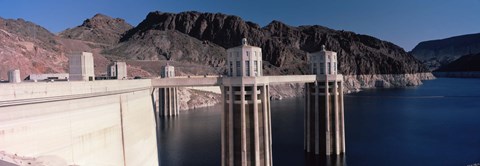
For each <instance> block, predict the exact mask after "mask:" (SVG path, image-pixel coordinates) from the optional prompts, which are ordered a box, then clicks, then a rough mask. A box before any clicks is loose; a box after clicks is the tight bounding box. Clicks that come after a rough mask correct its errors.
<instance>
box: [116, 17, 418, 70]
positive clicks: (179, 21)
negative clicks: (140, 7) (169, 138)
mask: <svg viewBox="0 0 480 166" xmlns="http://www.w3.org/2000/svg"><path fill="white" fill-rule="evenodd" d="M178 33H182V34H185V35H188V36H190V37H194V38H196V39H197V40H199V41H202V42H203V43H207V45H206V46H208V47H204V48H203V49H213V47H214V46H215V45H218V46H220V47H222V49H226V48H230V47H233V46H237V45H240V41H241V39H242V38H244V37H246V38H248V40H249V43H250V44H251V45H255V46H259V47H261V48H262V49H263V59H264V60H266V61H265V64H264V66H265V70H264V71H265V72H266V74H302V73H306V68H307V65H306V53H307V52H314V51H319V50H320V49H321V45H326V47H327V49H329V50H334V51H336V52H338V58H339V61H340V62H339V70H340V71H341V72H342V73H343V74H347V75H362V74H405V73H422V72H426V71H427V70H426V68H424V66H423V65H422V64H421V63H419V62H418V61H417V60H416V59H415V58H414V57H413V56H411V55H409V54H408V53H407V52H405V51H404V50H403V49H402V48H400V47H398V46H396V45H395V44H392V43H390V42H387V41H382V40H379V39H376V38H374V37H371V36H367V35H360V34H355V33H353V32H347V31H337V30H332V29H329V28H326V27H322V26H299V27H294V26H289V25H286V24H283V23H281V22H279V21H272V22H271V23H270V24H268V25H267V26H265V27H260V26H259V25H258V24H255V23H252V22H248V21H244V20H242V19H241V18H240V17H237V16H233V15H225V14H220V13H199V12H182V13H178V14H173V13H162V12H151V13H149V14H148V15H147V17H146V19H145V20H143V21H142V22H141V23H140V24H139V25H138V26H136V27H135V28H133V29H131V30H129V31H127V32H126V33H125V35H124V36H123V37H122V38H121V39H120V45H123V46H122V47H115V48H113V49H111V50H109V51H107V52H113V53H116V54H117V55H119V56H125V57H130V58H134V59H148V60H155V59H165V58H168V57H173V59H178V57H179V54H175V52H176V51H177V52H178V50H179V49H178V48H173V50H172V49H170V50H169V49H165V48H166V47H163V46H158V47H157V49H156V51H154V50H151V51H148V52H147V53H146V52H142V51H131V52H128V53H125V54H122V52H124V50H125V49H124V48H126V47H134V46H127V45H135V44H134V43H139V42H138V41H139V40H143V41H146V39H149V40H150V42H154V40H151V39H156V40H165V41H163V42H165V43H173V42H175V41H172V38H168V37H166V36H172V35H177V36H180V34H178ZM158 34H161V35H158ZM140 43H143V42H140ZM157 43H158V42H157ZM197 43H198V42H197ZM212 43H213V44H212ZM151 44H152V43H151ZM153 45H157V44H156V43H155V44H153ZM210 45H211V47H210ZM180 50H181V49H180ZM216 50H221V49H220V48H218V49H216ZM182 52H184V51H183V50H182ZM186 56H192V55H190V54H182V58H186ZM193 56H197V54H193ZM200 56H213V55H212V54H208V53H205V54H200ZM159 57H164V58H159ZM186 59H188V58H186ZM201 59H202V58H201ZM203 59H205V60H207V61H214V62H213V63H219V64H218V65H219V66H221V63H222V62H223V60H224V57H221V56H220V57H218V59H217V58H203ZM202 62H204V61H202ZM210 65H212V63H210Z"/></svg>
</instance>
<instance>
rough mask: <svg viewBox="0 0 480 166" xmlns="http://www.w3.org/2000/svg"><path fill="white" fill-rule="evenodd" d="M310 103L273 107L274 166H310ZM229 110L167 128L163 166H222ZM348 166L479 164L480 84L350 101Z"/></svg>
mask: <svg viewBox="0 0 480 166" xmlns="http://www.w3.org/2000/svg"><path fill="white" fill-rule="evenodd" d="M303 106H304V105H303V98H295V99H288V100H281V101H273V102H272V105H271V110H272V142H273V147H272V148H273V164H274V165H275V166H297V165H306V162H305V157H304V151H303V109H304V108H303ZM221 110H222V106H221V105H216V106H212V107H209V108H203V109H197V110H194V111H188V112H183V113H181V114H180V116H178V117H175V118H168V119H162V120H161V127H160V137H159V146H160V154H159V155H160V162H161V165H164V166H165V165H166V166H170V165H171V166H177V165H188V166H191V165H202V166H203V165H207V166H210V165H212V166H215V165H220V163H221V161H220V156H221V153H220V152H221V147H220V144H221V141H220V137H221V133H220V115H221ZM345 127H346V151H347V152H346V157H345V160H346V164H347V165H349V166H356V165H360V166H363V165H366V166H375V165H378V166H383V165H399V166H403V165H471V164H480V79H453V78H439V79H436V80H432V81H425V82H424V84H423V85H422V86H417V87H408V88H398V89H376V90H366V91H362V92H359V93H355V94H348V95H346V96H345Z"/></svg>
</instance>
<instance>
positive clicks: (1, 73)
mask: <svg viewBox="0 0 480 166" xmlns="http://www.w3.org/2000/svg"><path fill="white" fill-rule="evenodd" d="M61 50H62V46H61V45H60V44H59V42H58V40H57V39H56V36H55V35H54V34H52V33H50V32H49V31H48V30H46V29H45V28H43V27H41V26H38V25H36V24H34V23H32V22H29V21H25V20H23V19H3V18H0V79H7V71H8V70H11V69H21V70H20V72H21V74H22V77H25V76H26V75H27V73H51V72H63V71H64V70H65V68H66V66H67V64H66V62H67V57H66V56H65V54H64V53H63V52H62V51H61Z"/></svg>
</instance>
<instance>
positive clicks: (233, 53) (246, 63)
mask: <svg viewBox="0 0 480 166" xmlns="http://www.w3.org/2000/svg"><path fill="white" fill-rule="evenodd" d="M227 70H228V71H227V73H228V76H229V77H257V76H262V75H263V70H262V48H260V47H255V46H251V45H248V41H247V39H246V38H243V39H242V44H241V45H240V46H237V47H233V48H229V49H227Z"/></svg>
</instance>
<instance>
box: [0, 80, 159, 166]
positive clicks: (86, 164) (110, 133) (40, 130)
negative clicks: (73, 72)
mask: <svg viewBox="0 0 480 166" xmlns="http://www.w3.org/2000/svg"><path fill="white" fill-rule="evenodd" d="M151 87H152V86H151V81H150V80H108V81H69V82H37V83H27V82H25V83H8V84H0V151H3V152H4V153H8V154H12V155H15V156H24V157H31V158H33V159H45V158H48V159H49V160H48V161H46V162H49V163H66V164H67V165H80V166H90V165H91V166H93V165H126V166H130V165H131V166H135V165H146V166H150V165H153V166H157V165H159V163H158V150H157V142H156V141H157V140H156V139H157V138H156V129H155V114H154V110H153V106H152V98H151V89H152V88H151ZM44 163H45V162H44Z"/></svg>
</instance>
